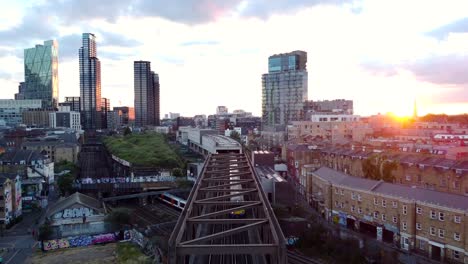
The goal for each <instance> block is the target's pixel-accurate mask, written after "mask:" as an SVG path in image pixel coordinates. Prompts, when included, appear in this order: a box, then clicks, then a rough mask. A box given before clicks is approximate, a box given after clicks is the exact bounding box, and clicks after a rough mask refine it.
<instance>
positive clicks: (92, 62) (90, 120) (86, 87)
mask: <svg viewBox="0 0 468 264" xmlns="http://www.w3.org/2000/svg"><path fill="white" fill-rule="evenodd" d="M79 56H80V110H81V114H82V126H83V129H99V128H101V115H100V111H101V105H102V104H101V63H100V61H99V59H98V58H97V51H96V36H95V35H94V34H92V33H83V46H82V47H81V48H80V50H79Z"/></svg>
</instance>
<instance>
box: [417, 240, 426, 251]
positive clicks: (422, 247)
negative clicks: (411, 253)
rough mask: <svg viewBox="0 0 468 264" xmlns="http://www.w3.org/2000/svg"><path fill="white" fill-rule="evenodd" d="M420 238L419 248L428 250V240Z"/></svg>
mask: <svg viewBox="0 0 468 264" xmlns="http://www.w3.org/2000/svg"><path fill="white" fill-rule="evenodd" d="M418 240H419V249H421V250H426V243H427V242H426V241H424V240H422V239H418Z"/></svg>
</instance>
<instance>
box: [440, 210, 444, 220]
mask: <svg viewBox="0 0 468 264" xmlns="http://www.w3.org/2000/svg"><path fill="white" fill-rule="evenodd" d="M444 220H445V214H444V213H443V212H439V221H444Z"/></svg>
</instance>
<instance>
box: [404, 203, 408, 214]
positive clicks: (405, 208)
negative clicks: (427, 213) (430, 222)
mask: <svg viewBox="0 0 468 264" xmlns="http://www.w3.org/2000/svg"><path fill="white" fill-rule="evenodd" d="M407 213H408V206H407V205H403V214H404V215H406V214H407Z"/></svg>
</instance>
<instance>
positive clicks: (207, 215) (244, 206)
mask: <svg viewBox="0 0 468 264" xmlns="http://www.w3.org/2000/svg"><path fill="white" fill-rule="evenodd" d="M261 205H262V203H261V202H256V203H252V204H246V205H242V206H237V207H232V208H229V209H225V210H221V211H215V212H212V213H207V214H202V215H198V216H194V217H192V219H207V218H210V217H213V216H218V215H225V214H229V213H231V212H233V211H239V210H245V209H249V208H252V207H256V206H261Z"/></svg>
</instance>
